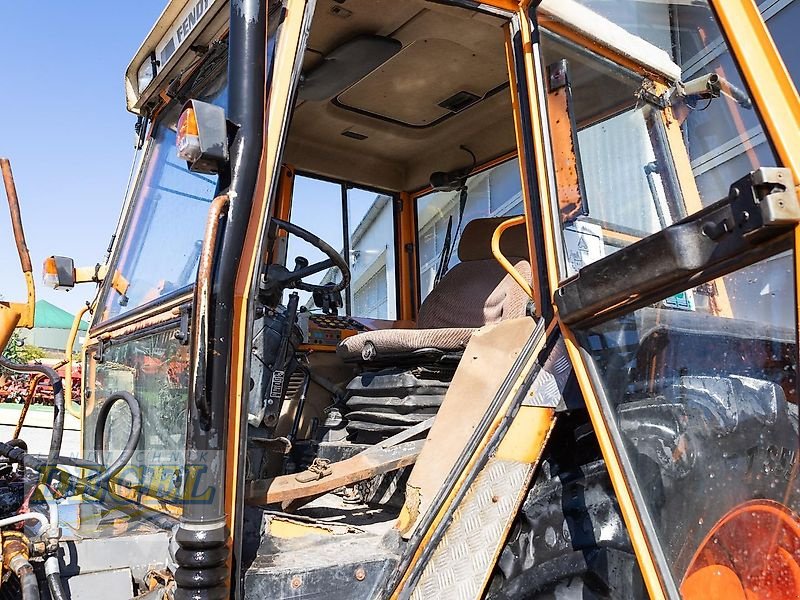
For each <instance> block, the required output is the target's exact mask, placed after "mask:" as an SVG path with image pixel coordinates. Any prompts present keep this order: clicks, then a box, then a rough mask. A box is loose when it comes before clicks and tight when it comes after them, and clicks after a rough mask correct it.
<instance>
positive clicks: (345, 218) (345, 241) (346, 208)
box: [341, 183, 353, 316]
mask: <svg viewBox="0 0 800 600" xmlns="http://www.w3.org/2000/svg"><path fill="white" fill-rule="evenodd" d="M341 188H342V253H343V254H344V260H345V262H346V263H347V266H348V267H350V265H352V264H353V262H352V261H351V260H350V202H349V201H348V193H347V185H346V184H344V183H343V184H341ZM342 274H344V271H342ZM352 304H353V301H352V296H351V294H350V286H349V285H348V286H347V287H345V288H344V314H346V315H347V316H353V306H352Z"/></svg>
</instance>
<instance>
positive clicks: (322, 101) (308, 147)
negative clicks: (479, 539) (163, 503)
mask: <svg viewBox="0 0 800 600" xmlns="http://www.w3.org/2000/svg"><path fill="white" fill-rule="evenodd" d="M509 31H510V27H509V17H506V16H503V15H501V14H489V13H484V12H478V11H475V10H467V9H464V8H459V7H454V6H446V5H442V4H438V3H436V2H431V1H427V0H413V1H409V2H395V1H393V0H347V1H346V2H340V1H334V0H322V1H321V2H318V3H317V7H316V10H315V13H314V16H313V20H312V23H311V29H310V34H309V37H308V43H307V48H306V50H305V53H304V55H303V61H302V71H301V74H300V78H299V83H298V87H297V90H296V94H295V100H294V105H293V108H292V111H291V117H290V126H289V130H288V137H287V139H286V144H285V150H284V153H283V159H282V162H283V168H282V171H281V178H280V183H279V189H278V191H277V195H276V201H275V202H273V214H272V217H273V225H272V227H271V228H270V232H269V236H268V238H269V240H268V244H267V248H266V251H265V261H264V266H263V269H262V272H261V274H260V282H261V283H260V286H261V287H260V290H261V294H260V296H259V301H260V303H261V306H260V308H259V312H258V313H257V314H259V315H260V317H259V318H258V320H257V321H256V323H255V326H254V329H253V336H254V337H253V348H254V350H253V356H252V358H251V384H250V388H251V391H250V398H249V402H250V413H249V427H248V436H249V440H250V443H249V444H248V448H249V450H248V473H247V479H248V481H249V484H248V486H249V487H248V490H249V491H248V493H247V496H248V502H249V503H250V504H252V505H256V506H260V507H262V508H263V507H267V508H272V509H274V508H278V509H279V510H282V511H288V512H291V513H294V514H295V515H298V516H300V517H303V518H312V519H321V520H323V521H325V522H329V523H343V522H346V523H349V524H351V525H354V526H358V527H363V528H372V529H375V530H376V531H378V532H383V531H386V530H387V529H388V528H390V527H391V525H392V524H393V523H394V522H395V519H396V518H397V516H398V514H399V513H400V509H401V506H402V505H403V502H404V496H405V483H406V481H407V480H408V478H409V474H410V472H411V471H412V469H414V468H417V469H419V468H425V469H433V470H437V469H438V470H439V471H440V472H441V473H442V475H441V476H442V477H444V475H445V474H446V473H445V471H446V470H447V469H448V468H449V466H448V463H447V462H446V460H443V459H442V460H440V461H438V462H440V463H441V464H439V465H437V464H435V463H437V459H435V458H433V459H431V458H430V457H431V456H435V454H436V453H435V452H430V451H429V452H427V453H426V454H424V455H422V458H420V461H422V460H423V458H424V459H425V460H426V461H428V462H429V463H433V464H427V465H425V466H424V467H421V464H420V462H418V461H417V457H418V456H419V453H420V448H421V447H422V446H424V445H425V444H428V445H429V446H430V445H431V443H432V442H431V439H432V438H431V435H430V432H431V428H432V427H434V426H435V423H436V421H434V418H435V417H436V415H437V414H438V412H439V410H440V408H441V407H442V406H443V405H445V404H446V403H448V402H449V403H451V404H455V403H457V402H458V401H459V400H460V399H459V398H451V396H452V394H451V395H450V396H448V389H449V388H450V386H451V383H452V382H453V380H454V378H458V377H459V374H461V375H462V376H464V374H465V373H466V375H467V376H468V375H469V369H471V368H472V369H474V368H475V367H474V365H473V366H471V365H470V363H469V361H463V360H462V358H463V356H464V352H465V350H467V349H468V345H469V343H470V340H471V338H472V336H473V335H474V334H475V332H476V331H479V330H480V331H484V330H489V329H492V328H495V327H498V326H501V325H502V324H503V323H504V322H509V321H515V320H516V322H517V323H526V324H528V325H530V324H531V323H533V320H532V319H531V318H530V316H533V315H535V313H536V307H535V306H534V303H533V300H532V299H531V297H530V296H529V294H528V293H527V292H526V291H525V289H523V287H522V286H521V285H520V283H518V281H515V278H514V276H512V274H511V273H508V272H506V271H505V270H504V268H503V267H502V266H501V265H500V263H499V262H498V261H497V260H496V258H495V256H494V255H493V252H492V248H491V241H492V236H493V235H495V233H496V230H497V228H498V226H500V224H501V223H503V222H504V221H506V220H507V219H509V218H510V217H512V216H515V215H524V214H526V212H527V211H526V209H525V203H526V202H529V201H532V200H533V201H535V200H536V199H531V198H527V197H526V194H525V193H523V189H522V187H523V186H522V183H521V176H520V168H519V164H518V162H517V158H516V157H517V144H518V140H517V134H516V131H515V115H514V112H513V110H512V98H513V94H514V93H515V91H514V90H513V89H512V86H511V84H510V77H509V63H508V58H507V57H508V56H509V55H510V52H507V41H508V39H509V36H510V33H509ZM550 37H551V43H550V44H549V45H548V51H547V56H546V57H545V58H546V60H547V61H549V62H553V63H555V62H557V61H560V60H562V59H569V58H571V57H573V56H574V55H576V52H577V50H576V48H575V47H574V46H573V45H572V44H571V43H570V42H567V41H566V40H564V39H562V38H558V37H556V36H550ZM573 77H574V80H575V81H582V82H584V83H585V84H587V85H589V84H591V85H594V86H596V87H597V90H598V94H597V95H596V96H595V99H596V101H594V102H592V103H585V102H582V103H580V104H579V105H578V106H577V107H576V114H577V115H578V116H579V117H580V119H579V120H580V121H581V122H582V123H588V122H591V121H596V120H598V119H601V118H604V116H606V115H609V114H614V113H615V112H618V111H620V110H623V109H625V108H626V107H629V106H631V105H632V104H633V103H634V102H635V101H636V97H635V93H636V90H637V89H638V87H639V85H640V82H639V81H638V80H637V79H636V78H632V77H630V76H627V75H623V76H619V75H608V73H607V72H603V71H594V70H592V65H591V63H589V62H587V61H576V62H575V67H574V72H573ZM279 220H280V221H283V222H288V223H289V224H290V226H294V227H300V228H302V229H303V230H305V231H306V232H308V233H310V234H312V235H310V236H309V235H307V236H305V239H299V238H298V236H297V235H296V234H297V231H296V230H294V231H288V230H287V229H286V228H285V227H283V228H282V227H280V226H276V222H278V221H279ZM527 231H528V229H527V227H526V226H525V225H524V223H523V222H519V223H517V225H516V226H514V227H511V228H510V229H508V230H507V231H506V232H505V233H504V235H503V236H502V238H501V243H500V250H501V252H502V253H503V255H504V256H506V257H507V258H508V259H509V260H510V262H511V264H512V265H513V266H514V269H515V270H516V272H517V273H516V275H518V278H519V279H522V280H524V282H525V283H528V284H530V283H531V282H532V275H533V274H532V272H531V260H530V254H529V248H530V244H529V240H528V233H527ZM314 238H321V239H322V240H324V242H326V244H327V246H328V249H329V250H330V249H333V250H334V251H335V252H336V253H338V254H339V255H341V256H342V257H343V258H344V261H345V263H346V265H347V268H348V270H349V271H350V273H348V275H347V277H344V278H343V275H342V273H341V269H338V270H337V269H335V268H331V267H330V264H329V263H330V260H328V261H327V263H326V262H325V261H326V259H327V258H328V257H330V256H331V254H330V253H328V255H327V257H326V254H325V252H323V251H321V250H320V248H321V246H320V244H317V243H315V240H314ZM326 264H327V265H328V266H327V267H326V268H319V269H318V270H317V272H316V273H314V274H313V275H310V276H307V277H305V278H304V279H302V280H300V279H297V278H294V277H293V273H299V274H303V273H307V272H308V270H309V269H313V268H315V267H316V266H317V265H323V266H324V265H326ZM309 265H310V266H309ZM376 265H377V266H376ZM343 279H344V280H343ZM308 284H312V285H315V286H317V289H316V293H314V291H313V290H310V289H309V288H308ZM337 284H338V285H339V287H341V289H340V290H333V291H332V292H331V293H328V291H326V290H325V289H321V288H325V286H327V288H328V290H330V289H331V288H336V287H337ZM293 293H294V294H297V297H296V298H295V299H294V301H292V294H293ZM294 323H296V325H293V324H294ZM528 325H526V326H528ZM287 348H288V350H286V349H287ZM284 350H286V351H285V353H284V354H281V352H284ZM275 353H278V354H277V356H278V357H279V359H278V360H265V357H269V356H275V355H276V354H275ZM482 368H485V367H482ZM490 368H491V367H490ZM498 368H500V367H499V365H498ZM276 372H279V373H278V374H277V379H276ZM473 375H474V373H473ZM276 381H278V383H277V384H276ZM276 386H277V387H278V388H279V389H278V396H277V397H275V398H271V397H270V395H271V394H274V393H275V390H276ZM273 400H277V401H278V402H277V403H273ZM276 404H277V406H276ZM457 412H458V411H455V414H453V411H451V412H450V414H448V418H450V419H452V418H455V419H458V418H459V417H458V415H457ZM468 418H469V417H467V416H464V417H463V418H462V420H463V419H468ZM476 418H477V417H476ZM442 426H444V425H442ZM426 436H427V438H428V441H427V442H426V441H425V440H426ZM434 437H435V436H434ZM254 440H255V441H257V443H253V441H254ZM387 440H388V442H387ZM394 440H398V441H397V442H396V444H399V445H401V446H403V445H405V447H406V450H407V457H406V460H404V461H399V462H398V461H395V462H394V463H392V468H384V467H382V468H379V469H376V470H373V471H370V470H369V469H366V470H364V469H362V470H359V468H360V467H363V465H360V464H359V463H358V456H359V454H360V453H367V452H368V451H370V450H371V451H372V452H373V453H377V452H378V450H381V449H384V448H385V447H391V446H393V445H394V444H395V442H394ZM412 443H413V444H416V446H413V447H408V444H412ZM437 443H441V441H437ZM376 448H377V450H376ZM368 456H371V455H369V454H368ZM348 461H349V462H348ZM336 463H340V464H350V463H352V464H353V467H352V473H350V475H351V477H346V476H345V477H343V478H339V477H340V476H341V475H342V472H343V471H341V470H337V469H338V468H337V466H336ZM415 463H416V465H415ZM397 465H400V466H397ZM347 468H349V467H347ZM344 471H346V468H344ZM345 474H346V473H345ZM327 478H331V479H330V481H333V482H336V481H345V482H346V483H345V484H343V485H338V486H332V484H331V485H323V484H322V483H321V482H325V481H326V480H327ZM292 490H294V491H292ZM312 492H313V493H312ZM323 492H324V493H323Z"/></svg>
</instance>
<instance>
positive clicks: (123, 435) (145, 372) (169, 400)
mask: <svg viewBox="0 0 800 600" xmlns="http://www.w3.org/2000/svg"><path fill="white" fill-rule="evenodd" d="M175 333H177V331H176V330H174V329H169V330H166V331H162V332H160V333H154V334H150V335H145V336H143V337H140V338H137V339H134V340H129V341H125V342H121V343H112V344H111V345H110V346H108V347H106V348H104V349H103V355H102V361H101V362H97V361H96V359H95V362H94V365H93V366H94V378H93V380H92V381H90V382H87V389H88V392H89V396H88V398H87V400H86V401H85V406H86V409H85V410H86V413H85V416H84V430H85V431H88V432H94V431H95V428H96V426H97V415H98V412H99V410H100V408H101V406H102V405H103V404H104V403H105V402H106V399H107V398H108V397H109V396H111V395H112V394H114V393H115V392H120V391H125V392H129V393H130V394H132V395H133V396H134V397H135V398H136V400H137V401H138V403H139V406H140V407H141V411H142V434H141V437H140V438H139V444H138V445H137V447H136V453H135V455H134V457H133V458H132V459H131V461H130V462H129V463H128V464H127V465H126V467H125V468H124V469H123V470H122V471H121V472H120V474H119V478H120V479H122V480H123V481H124V482H126V484H129V485H130V486H131V487H133V488H135V489H139V490H141V491H142V493H145V494H147V495H150V496H152V497H158V498H161V499H164V500H168V501H171V502H173V503H177V504H179V503H180V500H181V497H182V493H183V482H184V480H185V474H184V463H185V454H186V424H187V410H188V398H189V388H188V385H189V384H188V382H189V347H188V346H184V345H181V343H180V342H179V341H178V340H177V339H176V337H175ZM90 372H91V370H90ZM130 426H131V413H130V410H129V408H128V406H127V404H126V403H125V402H121V401H120V402H117V403H115V404H114V406H113V407H112V408H111V411H110V413H109V416H108V420H107V422H106V426H105V436H104V442H105V443H104V446H103V448H101V449H100V450H101V456H97V455H96V454H95V448H94V447H93V443H94V435H93V434H92V435H85V436H84V449H83V452H84V456H86V457H92V458H95V459H98V458H100V459H102V460H103V462H104V464H106V465H109V464H111V462H113V461H114V460H115V459H116V457H117V456H119V454H120V453H121V452H122V449H123V448H124V447H125V443H126V442H127V440H128V435H129V432H130ZM148 490H150V492H151V493H148Z"/></svg>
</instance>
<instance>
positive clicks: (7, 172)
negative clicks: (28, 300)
mask: <svg viewBox="0 0 800 600" xmlns="http://www.w3.org/2000/svg"><path fill="white" fill-rule="evenodd" d="M0 170H1V171H2V172H3V184H4V185H5V187H6V196H7V197H8V210H9V212H10V213H11V229H12V230H13V231H14V242H15V243H16V244H17V254H19V264H20V266H22V271H23V272H24V273H32V272H33V267H32V266H31V255H30V253H29V252H28V244H26V243H25V230H24V229H23V227H22V214H21V213H20V210H19V198H17V186H16V185H15V184H14V174H13V173H12V172H11V162H10V161H9V160H8V159H7V158H0Z"/></svg>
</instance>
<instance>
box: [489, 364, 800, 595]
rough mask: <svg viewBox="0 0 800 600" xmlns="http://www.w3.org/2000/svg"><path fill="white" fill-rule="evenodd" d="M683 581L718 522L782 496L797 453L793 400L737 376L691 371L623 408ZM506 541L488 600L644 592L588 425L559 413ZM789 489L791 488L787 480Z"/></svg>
mask: <svg viewBox="0 0 800 600" xmlns="http://www.w3.org/2000/svg"><path fill="white" fill-rule="evenodd" d="M617 413H618V424H619V428H620V430H621V432H622V434H623V437H624V438H625V440H626V446H627V449H628V453H629V455H630V457H631V461H632V463H633V464H634V466H635V467H634V468H635V469H636V473H637V479H638V480H639V485H640V487H641V488H642V489H643V490H646V494H645V495H646V500H647V504H648V508H649V511H650V513H651V515H652V516H653V519H654V521H655V522H656V524H657V527H658V528H659V530H660V531H661V532H662V536H661V542H662V545H663V547H664V549H665V552H666V554H667V557H668V560H669V561H670V563H671V565H672V568H673V573H674V574H675V577H676V580H677V581H676V583H678V584H680V580H681V578H682V577H681V576H682V574H683V573H684V572H685V570H686V569H687V568H688V566H689V563H690V560H691V557H692V556H693V555H694V552H695V551H696V550H697V548H698V546H699V545H700V544H701V542H702V540H703V539H704V538H705V536H706V535H707V534H708V532H709V531H710V530H711V528H712V527H713V526H714V524H715V523H716V522H717V521H718V520H719V519H720V518H721V517H722V516H723V515H724V514H725V513H727V512H728V511H729V510H731V509H732V508H734V507H735V506H738V505H740V504H742V503H744V502H747V501H750V500H753V499H763V498H768V499H773V500H777V501H783V500H784V499H785V501H786V502H787V504H788V507H789V508H791V509H793V510H794V511H796V512H800V490H798V489H797V486H796V485H795V489H794V490H793V491H792V490H790V493H789V494H788V495H787V496H785V494H786V493H787V482H790V481H791V480H790V474H791V473H792V472H793V470H794V469H796V463H797V460H798V454H800V453H798V452H797V446H798V439H799V438H798V435H799V434H798V411H797V405H796V404H794V403H790V402H787V401H786V397H785V394H784V393H783V391H782V390H781V389H780V388H779V387H778V386H776V385H774V384H771V383H769V382H766V381H763V380H755V379H751V378H747V377H741V376H730V377H683V378H680V379H679V380H678V381H676V382H674V384H673V385H672V386H667V389H666V390H665V392H664V395H662V396H660V397H659V398H654V399H639V400H632V401H629V402H626V403H622V404H620V405H619V406H618V407H617ZM559 418H560V422H559V423H557V425H556V430H555V431H554V433H553V437H552V438H551V440H550V442H549V443H548V448H547V450H546V451H545V455H544V457H543V458H542V461H541V464H540V467H539V470H538V473H537V475H536V478H535V480H534V483H533V485H532V487H531V489H530V491H529V493H528V496H527V498H526V500H525V502H524V503H523V506H522V509H521V511H520V514H519V515H518V517H517V521H516V523H515V525H514V527H513V528H512V531H511V534H510V535H509V539H508V541H507V543H506V546H505V547H504V549H503V550H502V552H501V554H500V557H499V558H498V562H497V568H496V571H495V574H494V577H493V579H492V581H491V583H490V586H489V589H488V590H487V597H488V598H498V599H499V598H514V599H520V600H523V599H530V600H586V599H589V598H591V599H616V598H625V599H638V598H647V597H648V595H647V592H646V589H645V586H644V583H643V581H642V578H641V573H640V571H639V568H638V565H637V563H636V558H635V556H634V554H633V549H632V547H631V544H630V539H629V537H628V533H627V530H626V528H625V524H624V522H623V519H622V515H621V512H620V508H619V505H618V503H617V500H616V496H615V494H614V490H613V489H612V486H611V482H610V479H609V476H608V472H607V471H606V467H605V463H604V462H603V460H602V459H601V453H600V450H599V447H598V446H597V443H596V440H595V438H594V433H593V430H592V428H591V426H590V425H589V424H587V423H585V422H583V423H581V421H580V420H579V419H580V414H573V415H572V416H568V415H562V416H560V417H559ZM789 485H791V483H789Z"/></svg>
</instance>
